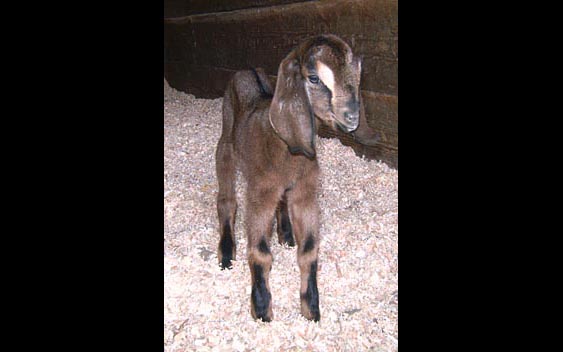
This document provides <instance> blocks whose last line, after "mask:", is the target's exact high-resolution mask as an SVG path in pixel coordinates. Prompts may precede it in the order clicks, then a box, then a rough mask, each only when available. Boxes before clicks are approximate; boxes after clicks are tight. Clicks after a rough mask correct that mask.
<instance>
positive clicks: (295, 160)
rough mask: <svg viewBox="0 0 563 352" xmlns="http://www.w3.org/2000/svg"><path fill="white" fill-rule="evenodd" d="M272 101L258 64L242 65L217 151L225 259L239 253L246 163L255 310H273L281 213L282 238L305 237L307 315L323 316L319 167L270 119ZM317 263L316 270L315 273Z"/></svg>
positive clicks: (301, 240)
mask: <svg viewBox="0 0 563 352" xmlns="http://www.w3.org/2000/svg"><path fill="white" fill-rule="evenodd" d="M258 74H259V75H260V76H261V78H262V80H267V77H266V76H265V75H264V74H263V72H261V71H260V73H258ZM267 84H269V83H267ZM271 102H272V99H271V98H270V97H267V96H264V94H263V91H262V89H260V85H259V82H257V81H256V79H255V77H254V74H253V72H252V71H240V72H237V73H236V74H235V75H234V77H233V79H232V80H231V81H230V82H229V86H228V88H227V92H226V93H225V96H224V102H223V130H222V135H221V138H220V140H219V144H218V146H217V155H216V160H217V176H218V181H219V193H218V198H217V200H218V202H217V210H218V216H219V223H220V226H221V241H220V244H219V251H218V252H219V260H220V262H221V265H222V266H223V267H224V268H225V267H228V266H230V264H231V263H230V261H231V259H235V253H236V241H235V238H234V225H235V224H234V220H235V213H236V190H235V186H236V185H235V178H236V170H237V169H239V170H240V171H241V172H242V174H243V177H244V180H245V182H246V183H247V199H246V219H245V223H246V229H245V230H246V231H245V232H246V234H247V236H248V262H249V266H250V269H251V273H252V283H253V286H252V287H253V288H252V291H253V294H252V297H251V306H252V315H253V316H254V317H255V318H261V319H263V320H265V321H269V320H271V319H272V316H273V315H272V310H271V296H270V294H269V292H270V290H269V285H268V277H269V272H270V269H271V263H272V255H271V252H270V250H269V242H270V239H271V230H272V225H273V220H274V216H276V217H277V233H278V240H279V242H280V243H287V244H289V245H294V244H295V243H297V245H298V247H299V249H300V250H298V261H299V264H300V268H301V272H302V290H301V291H302V296H303V297H302V301H303V303H302V306H303V308H302V312H303V314H304V315H305V316H306V317H307V318H309V319H314V320H318V319H319V317H320V315H319V311H318V293H317V287H316V260H317V248H318V243H319V241H318V205H317V200H316V188H317V177H318V173H319V167H318V163H317V160H316V159H312V160H311V159H309V158H307V157H305V156H303V155H294V154H291V153H290V152H289V150H288V148H287V145H286V144H285V142H284V141H283V140H281V139H280V138H279V137H278V135H277V134H276V132H275V131H274V129H273V128H272V126H271V124H270V121H269V108H270V105H271ZM305 244H306V245H305ZM304 249H307V250H306V251H305V250H304ZM312 267H314V269H315V273H312V272H311V268H312ZM307 291H310V292H309V296H311V297H309V298H307V297H305V296H306V295H307Z"/></svg>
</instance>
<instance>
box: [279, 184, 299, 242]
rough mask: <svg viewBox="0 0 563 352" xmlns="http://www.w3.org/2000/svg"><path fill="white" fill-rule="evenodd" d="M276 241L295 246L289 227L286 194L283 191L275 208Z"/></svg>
mask: <svg viewBox="0 0 563 352" xmlns="http://www.w3.org/2000/svg"><path fill="white" fill-rule="evenodd" d="M276 220H277V226H276V231H277V233H278V242H279V243H280V244H284V243H285V244H287V245H288V246H290V247H293V246H295V240H294V238H293V230H292V228H291V220H290V218H289V210H288V208H287V195H286V194H285V193H284V195H283V197H282V200H281V201H280V202H279V204H278V207H277V209H276Z"/></svg>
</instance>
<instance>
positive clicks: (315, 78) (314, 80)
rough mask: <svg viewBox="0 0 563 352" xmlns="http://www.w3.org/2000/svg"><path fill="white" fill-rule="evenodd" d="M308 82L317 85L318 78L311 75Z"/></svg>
mask: <svg viewBox="0 0 563 352" xmlns="http://www.w3.org/2000/svg"><path fill="white" fill-rule="evenodd" d="M309 81H310V82H311V83H313V84H317V83H319V76H315V75H311V76H309Z"/></svg>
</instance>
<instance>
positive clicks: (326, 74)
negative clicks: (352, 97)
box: [317, 61, 334, 94]
mask: <svg viewBox="0 0 563 352" xmlns="http://www.w3.org/2000/svg"><path fill="white" fill-rule="evenodd" d="M317 72H318V74H319V78H320V79H321V81H323V83H324V85H325V86H327V88H328V89H330V91H331V92H332V94H334V74H333V73H332V70H331V69H330V68H329V67H328V66H327V65H325V64H323V63H322V62H320V61H317Z"/></svg>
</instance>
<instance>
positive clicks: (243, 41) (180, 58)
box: [164, 0, 398, 167]
mask: <svg viewBox="0 0 563 352" xmlns="http://www.w3.org/2000/svg"><path fill="white" fill-rule="evenodd" d="M397 1H398V0H327V1H296V0H231V1H220V0H207V1H206V0H183V1H182V0H165V2H164V4H165V7H164V14H165V19H164V75H165V78H166V79H167V81H168V83H169V84H170V86H172V87H174V88H176V89H179V90H182V91H184V92H188V93H191V94H194V95H195V96H197V97H202V98H216V97H221V96H222V95H223V92H224V90H225V85H226V82H227V81H228V79H229V78H230V77H231V75H232V74H233V73H234V72H236V71H237V70H240V69H247V68H249V67H262V68H264V69H265V70H266V72H267V73H268V75H270V77H271V78H272V81H275V78H276V77H275V75H276V74H277V69H278V65H279V63H280V62H281V60H282V59H283V58H284V57H285V55H287V53H289V51H291V50H292V49H293V47H295V46H296V45H297V44H298V43H299V42H300V41H301V40H302V39H303V38H305V37H308V36H311V35H314V34H321V33H333V34H336V35H338V36H340V37H341V38H342V39H344V40H345V41H346V42H347V43H348V44H350V46H351V47H352V50H353V51H354V53H356V54H360V55H361V56H362V57H363V63H362V69H363V72H362V82H361V88H362V98H363V101H364V105H365V108H366V118H367V125H368V129H369V131H370V133H376V134H378V135H379V136H380V139H379V141H378V142H377V143H375V144H374V145H370V146H367V145H361V144H359V143H357V142H356V141H355V140H354V139H353V138H352V137H350V136H349V135H344V134H342V133H333V132H331V131H329V130H328V129H326V128H322V129H321V132H320V134H321V135H323V136H336V137H338V138H340V140H341V141H342V142H343V143H344V144H345V145H350V146H351V147H352V148H354V150H355V151H356V153H358V154H359V155H362V154H363V155H365V156H366V157H369V158H375V159H378V160H383V161H385V162H386V163H388V164H389V165H390V166H392V167H397V165H398V126H397V123H398V108H397V102H398V98H397V93H398V86H397V79H398V18H397Z"/></svg>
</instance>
